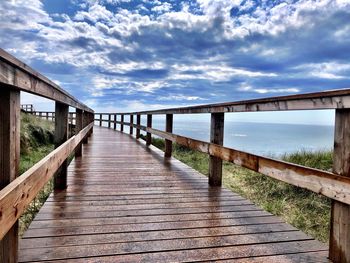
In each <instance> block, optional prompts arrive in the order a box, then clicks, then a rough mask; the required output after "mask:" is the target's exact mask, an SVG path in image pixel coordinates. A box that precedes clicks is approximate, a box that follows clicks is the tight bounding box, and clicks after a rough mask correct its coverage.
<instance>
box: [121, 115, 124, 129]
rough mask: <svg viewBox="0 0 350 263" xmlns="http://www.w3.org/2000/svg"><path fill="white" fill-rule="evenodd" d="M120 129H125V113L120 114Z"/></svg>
mask: <svg viewBox="0 0 350 263" xmlns="http://www.w3.org/2000/svg"><path fill="white" fill-rule="evenodd" d="M120 121H121V123H120V131H121V132H123V131H124V124H123V123H124V114H122V115H120Z"/></svg>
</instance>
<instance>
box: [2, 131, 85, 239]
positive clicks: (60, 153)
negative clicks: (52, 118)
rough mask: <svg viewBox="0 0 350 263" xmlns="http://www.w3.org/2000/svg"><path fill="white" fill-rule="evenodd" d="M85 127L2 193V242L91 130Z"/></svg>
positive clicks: (6, 187)
mask: <svg viewBox="0 0 350 263" xmlns="http://www.w3.org/2000/svg"><path fill="white" fill-rule="evenodd" d="M91 127H92V124H90V125H88V126H87V127H85V128H84V129H83V130H82V131H81V132H80V133H79V134H77V135H76V136H73V137H72V138H70V139H69V140H68V141H66V142H65V143H64V144H62V145H61V146H59V147H58V148H57V149H55V150H54V151H52V152H51V153H50V154H48V155H47V156H46V157H45V158H43V159H42V160H40V161H39V162H38V163H36V164H35V165H34V166H33V167H31V168H30V169H29V170H28V171H26V172H25V173H23V174H22V175H21V176H20V177H18V178H16V179H15V180H13V181H12V182H11V183H10V184H8V185H6V186H5V187H4V188H3V189H2V190H1V191H0V215H1V216H0V225H1V228H0V240H1V239H2V238H3V237H4V235H5V234H6V233H7V232H8V230H9V229H10V228H11V226H12V225H13V224H14V222H16V220H17V219H18V218H19V217H20V216H21V214H22V213H23V212H24V210H25V208H26V207H27V206H28V205H29V203H30V202H31V201H32V200H33V199H34V198H35V196H36V195H37V194H38V192H39V191H40V189H41V188H42V187H43V186H44V185H45V184H46V183H47V182H48V181H49V179H50V178H51V177H52V176H53V175H54V173H55V171H56V170H57V169H58V168H59V167H60V166H61V164H62V163H63V162H64V160H66V158H68V156H69V155H70V154H71V153H72V152H73V151H74V149H75V147H76V146H77V145H79V143H80V142H81V140H82V139H83V138H84V136H85V135H86V134H87V133H88V131H89V130H90V129H91Z"/></svg>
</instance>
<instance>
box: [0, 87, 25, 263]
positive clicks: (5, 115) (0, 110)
mask: <svg viewBox="0 0 350 263" xmlns="http://www.w3.org/2000/svg"><path fill="white" fill-rule="evenodd" d="M0 88H1V84H0ZM20 119H21V117H20V92H19V91H17V90H8V89H5V90H0V193H1V190H3V189H4V188H6V185H8V184H9V183H10V182H13V181H14V180H15V179H16V178H17V176H18V175H19V157H20ZM0 196H1V195H0ZM14 209H16V207H15V206H14V207H13V208H12V210H14ZM2 217H3V215H2V204H1V203H0V231H1V230H2V228H3V224H2V222H1V218H2ZM6 230H7V231H6V232H7V233H4V234H3V235H1V236H0V262H6V263H7V262H8V263H11V262H17V257H18V221H17V220H13V221H12V224H11V225H9V226H8V228H7V229H6ZM5 234H6V235H5Z"/></svg>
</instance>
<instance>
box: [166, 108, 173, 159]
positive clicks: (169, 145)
mask: <svg viewBox="0 0 350 263" xmlns="http://www.w3.org/2000/svg"><path fill="white" fill-rule="evenodd" d="M165 121H166V123H165V131H166V132H170V133H172V132H173V114H167V115H166V120H165ZM172 151H173V142H172V141H170V140H167V139H165V151H164V156H165V157H171V153H172Z"/></svg>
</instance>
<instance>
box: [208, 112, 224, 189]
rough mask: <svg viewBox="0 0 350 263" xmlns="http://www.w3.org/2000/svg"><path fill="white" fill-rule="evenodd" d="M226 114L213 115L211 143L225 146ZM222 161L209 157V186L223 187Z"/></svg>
mask: <svg viewBox="0 0 350 263" xmlns="http://www.w3.org/2000/svg"><path fill="white" fill-rule="evenodd" d="M224 117H225V116H224V113H212V114H211V123H210V142H211V143H215V144H218V145H223V142H224V119H225V118H224ZM221 183H222V160H221V159H220V158H218V157H215V156H211V155H210V156H209V185H211V186H221Z"/></svg>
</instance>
